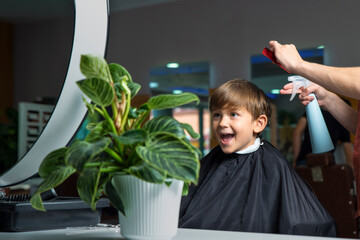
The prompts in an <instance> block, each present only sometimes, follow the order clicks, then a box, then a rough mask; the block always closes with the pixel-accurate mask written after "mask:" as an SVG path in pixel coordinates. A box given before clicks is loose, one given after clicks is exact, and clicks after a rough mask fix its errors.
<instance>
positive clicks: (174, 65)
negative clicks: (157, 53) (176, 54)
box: [166, 63, 179, 68]
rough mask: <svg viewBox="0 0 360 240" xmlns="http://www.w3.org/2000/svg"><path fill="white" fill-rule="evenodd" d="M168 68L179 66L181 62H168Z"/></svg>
mask: <svg viewBox="0 0 360 240" xmlns="http://www.w3.org/2000/svg"><path fill="white" fill-rule="evenodd" d="M166 67H167V68H178V67H179V64H178V63H168V64H166Z"/></svg>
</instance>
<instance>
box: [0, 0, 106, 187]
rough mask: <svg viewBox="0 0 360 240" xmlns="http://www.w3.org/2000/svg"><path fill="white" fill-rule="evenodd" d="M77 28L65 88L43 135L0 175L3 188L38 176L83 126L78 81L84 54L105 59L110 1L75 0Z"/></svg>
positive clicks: (82, 109)
mask: <svg viewBox="0 0 360 240" xmlns="http://www.w3.org/2000/svg"><path fill="white" fill-rule="evenodd" d="M74 3H75V28H74V40H73V47H72V52H71V57H70V62H69V67H68V72H67V75H66V78H65V81H64V85H63V88H62V91H61V94H60V97H59V99H58V102H57V104H56V106H55V108H54V111H53V113H52V115H51V117H50V119H49V121H48V123H47V124H46V126H45V128H44V130H43V131H42V133H41V135H40V136H39V138H38V139H37V141H36V142H35V143H34V145H33V146H32V147H31V148H30V150H29V151H28V152H27V153H26V154H25V155H24V157H23V158H22V159H21V160H20V161H19V162H17V164H16V165H14V166H13V167H12V168H11V169H9V170H8V171H7V172H5V173H4V174H3V175H2V176H0V187H5V186H11V185H15V184H17V183H21V182H23V181H25V180H27V179H29V178H30V177H32V176H34V175H36V174H37V172H38V169H39V166H40V164H41V162H42V160H43V159H44V158H45V156H46V155H47V154H48V153H49V152H51V151H52V150H55V149H57V148H61V147H64V146H66V145H67V144H68V143H69V142H70V141H71V139H72V138H73V136H74V134H75V133H76V131H77V130H78V128H79V127H80V125H81V123H82V121H83V119H84V117H85V115H86V112H87V109H86V106H85V104H84V103H83V101H82V93H81V91H80V90H79V88H78V87H77V85H76V81H78V80H81V79H83V78H84V76H83V75H82V73H81V72H80V67H79V66H80V56H81V55H82V54H90V53H91V54H98V55H101V56H105V52H106V47H107V36H108V21H109V7H108V6H109V4H108V0H74Z"/></svg>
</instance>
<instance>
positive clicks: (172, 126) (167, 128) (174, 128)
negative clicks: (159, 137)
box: [143, 116, 186, 138]
mask: <svg viewBox="0 0 360 240" xmlns="http://www.w3.org/2000/svg"><path fill="white" fill-rule="evenodd" d="M143 129H144V130H146V131H148V132H149V133H156V132H168V133H172V134H174V135H175V136H177V137H178V138H184V137H186V135H185V133H184V130H183V128H182V124H181V123H179V122H178V121H176V120H175V119H174V118H172V117H170V116H159V117H155V118H153V119H151V120H150V121H148V122H146V124H145V125H144V128H143Z"/></svg>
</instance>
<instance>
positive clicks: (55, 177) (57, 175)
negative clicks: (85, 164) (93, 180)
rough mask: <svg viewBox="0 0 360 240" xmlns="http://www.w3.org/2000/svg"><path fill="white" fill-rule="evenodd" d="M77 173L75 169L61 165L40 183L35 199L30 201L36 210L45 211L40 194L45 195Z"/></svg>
mask: <svg viewBox="0 0 360 240" xmlns="http://www.w3.org/2000/svg"><path fill="white" fill-rule="evenodd" d="M75 171H76V170H75V168H73V167H71V166H66V165H60V164H59V165H57V166H56V168H55V169H54V170H53V171H52V172H51V174H49V175H47V176H46V177H45V178H44V179H43V181H42V182H41V183H40V185H39V187H38V188H37V189H36V191H35V193H34V195H33V197H32V198H31V199H30V202H31V205H32V206H33V207H34V208H36V209H39V210H42V211H45V209H44V206H43V204H42V200H41V197H40V193H43V192H45V191H48V190H50V189H52V188H54V187H56V186H58V185H60V184H61V183H63V182H64V181H65V180H66V179H67V178H69V177H70V176H71V175H72V174H73V173H75ZM39 197H40V199H39Z"/></svg>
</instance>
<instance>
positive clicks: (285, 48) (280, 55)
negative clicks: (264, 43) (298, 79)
mask: <svg viewBox="0 0 360 240" xmlns="http://www.w3.org/2000/svg"><path fill="white" fill-rule="evenodd" d="M269 49H270V50H271V51H273V52H274V54H275V58H276V61H277V62H278V63H280V64H281V65H282V66H283V67H284V68H285V69H286V70H287V71H289V72H292V73H295V74H297V69H298V67H299V66H300V65H301V64H302V62H304V60H303V59H302V58H301V56H300V54H299V52H298V51H297V49H296V47H295V45H293V44H285V45H282V44H280V43H278V42H277V41H270V42H269Z"/></svg>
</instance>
